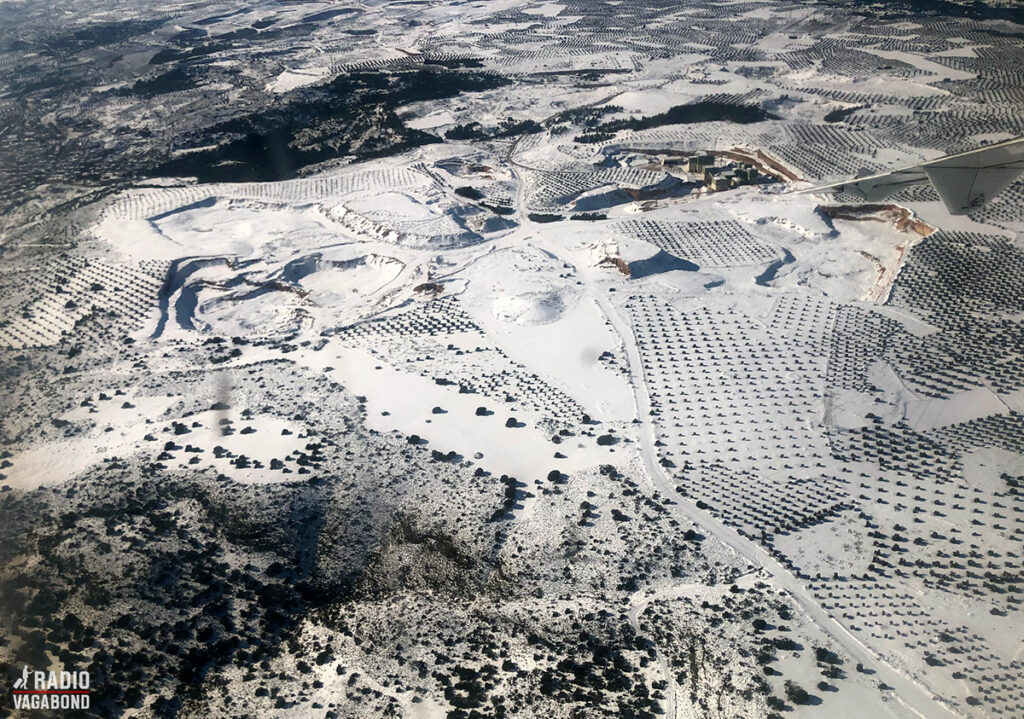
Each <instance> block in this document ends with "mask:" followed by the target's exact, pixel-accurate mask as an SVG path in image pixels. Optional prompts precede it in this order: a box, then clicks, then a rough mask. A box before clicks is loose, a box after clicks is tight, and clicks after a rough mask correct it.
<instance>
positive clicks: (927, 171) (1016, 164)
mask: <svg viewBox="0 0 1024 719" xmlns="http://www.w3.org/2000/svg"><path fill="white" fill-rule="evenodd" d="M1022 172H1024V137H1019V138H1016V139H1014V140H1007V141H1006V142H1000V143H998V144H995V145H988V146H986V147H981V148H978V149H977V150H969V151H968V152H961V153H958V154H956V155H947V156H946V157H940V158H938V159H935V160H929V161H928V162H923V163H921V164H919V165H912V166H910V167H904V168H900V169H898V170H893V171H891V172H883V173H880V174H877V175H868V176H867V177H854V178H851V179H849V180H843V181H841V182H834V183H832V184H830V185H822V186H820V187H812V188H810V189H807V190H800V193H801V194H803V193H809V192H848V193H850V194H852V195H856V196H857V197H861V198H863V199H865V200H868V201H869V202H875V201H878V200H882V199H885V198H886V197H889V196H890V195H892V194H893V193H895V192H896V191H897V190H900V189H902V188H904V187H907V186H909V185H918V184H922V183H924V182H931V184H932V186H933V187H934V188H935V191H936V192H938V193H939V197H940V198H942V202H943V204H945V205H946V209H948V210H949V213H950V214H951V215H964V214H967V213H968V212H970V211H971V210H976V209H979V208H981V207H984V206H985V205H986V204H988V202H989V201H990V200H991V199H992V198H993V197H995V196H996V195H998V194H999V193H1000V192H1002V191H1003V190H1004V189H1006V186H1007V185H1009V184H1010V183H1011V182H1013V181H1014V179H1016V178H1017V176H1018V175H1020V174H1021V173H1022Z"/></svg>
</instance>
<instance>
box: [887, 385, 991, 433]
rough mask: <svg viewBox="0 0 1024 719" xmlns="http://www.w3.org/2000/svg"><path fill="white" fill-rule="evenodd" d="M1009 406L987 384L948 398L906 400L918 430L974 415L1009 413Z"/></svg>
mask: <svg viewBox="0 0 1024 719" xmlns="http://www.w3.org/2000/svg"><path fill="white" fill-rule="evenodd" d="M1007 411H1008V410H1007V407H1006V405H1005V404H1003V403H1002V402H1001V401H1000V400H999V397H998V396H997V395H996V394H995V393H994V392H993V391H992V390H990V389H989V388H987V387H978V388H977V389H972V390H967V391H966V392H957V393H956V394H954V395H953V396H952V397H950V398H949V399H935V398H928V399H920V400H913V401H910V402H908V403H907V409H906V419H907V424H909V425H910V426H911V427H913V428H914V429H915V430H917V431H925V430H929V429H935V428H937V427H945V426H947V425H951V424H960V423H961V422H970V421H971V420H972V419H981V418H982V417H988V416H990V415H1000V414H1006V413H1007Z"/></svg>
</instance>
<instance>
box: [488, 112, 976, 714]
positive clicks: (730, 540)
mask: <svg viewBox="0 0 1024 719" xmlns="http://www.w3.org/2000/svg"><path fill="white" fill-rule="evenodd" d="M617 94H618V93H617ZM612 97H614V96H612ZM608 99H609V98H605V99H602V100H599V101H596V102H594V103H590V104H599V103H600V102H606V101H607V100H608ZM549 119H550V118H545V122H546V121H547V120H549ZM521 139H522V136H520V138H517V140H516V141H515V142H514V143H513V144H512V146H511V147H510V148H509V151H508V154H507V158H506V159H507V161H508V162H509V164H510V167H511V169H512V172H513V173H514V174H515V175H516V179H517V180H518V183H517V184H518V188H517V196H516V213H517V215H518V218H519V221H520V223H521V224H520V227H521V228H522V233H523V234H524V235H525V236H526V238H527V239H529V232H528V230H529V228H531V227H533V226H534V224H535V223H534V222H533V221H532V220H530V219H529V215H528V213H527V212H526V211H525V206H524V204H523V203H524V202H525V199H526V198H525V182H524V179H525V178H524V177H523V175H522V172H523V171H524V170H526V171H529V170H530V169H531V168H529V167H528V166H526V165H522V164H520V163H518V162H516V161H515V159H514V153H515V150H516V149H517V148H518V146H519V141H520V140H521ZM559 259H561V260H562V261H563V262H565V263H566V264H567V265H572V266H575V263H574V262H573V258H571V257H568V256H565V255H563V256H560V257H559ZM580 276H581V277H583V278H586V273H585V272H581V273H580ZM584 284H585V285H586V287H587V290H588V294H590V296H591V297H593V298H594V299H595V301H596V302H597V304H598V307H599V308H600V309H601V312H602V313H603V314H604V315H605V317H607V319H608V321H609V323H610V324H611V326H612V329H613V330H614V331H615V333H616V334H618V336H619V337H620V339H621V341H622V346H623V347H624V348H625V350H626V355H627V358H626V359H627V364H628V367H629V374H630V383H631V384H632V387H633V392H634V398H635V402H636V411H637V417H638V418H639V420H640V427H639V429H640V432H639V434H640V454H641V456H642V458H643V462H644V466H645V468H646V470H647V474H648V475H649V476H650V478H651V481H652V482H653V484H654V486H655V488H656V489H657V490H658V491H659V492H661V494H663V495H664V496H665V497H667V498H670V499H671V500H672V503H671V504H670V505H668V506H669V507H670V509H671V510H672V511H673V512H674V513H675V514H676V515H678V517H679V518H680V519H682V520H685V521H686V522H688V523H691V524H694V525H697V526H699V527H700V528H701V529H702V530H703V531H704V532H705V533H707V534H709V535H711V536H712V537H714V538H715V539H717V540H718V541H720V542H722V543H723V544H724V545H726V546H727V547H729V548H730V549H731V550H732V551H734V552H735V553H736V554H737V555H739V556H741V557H743V558H744V559H746V560H747V561H749V562H750V563H751V564H752V565H753V566H754V567H755V568H758V569H760V570H762V571H763V572H764V573H766V574H767V575H768V577H769V578H770V579H771V581H772V583H773V584H774V585H775V586H776V587H777V588H779V589H781V590H783V591H785V592H786V593H787V594H788V595H789V596H790V597H791V599H792V600H793V602H794V604H795V605H796V606H797V608H798V610H799V611H800V612H801V613H802V614H803V615H804V616H805V617H806V618H807V619H808V620H809V621H810V622H812V623H813V624H814V625H816V626H817V627H818V628H820V629H821V631H823V632H824V633H825V634H826V635H828V636H829V637H830V638H831V639H832V640H833V641H835V642H836V644H838V645H839V646H840V647H842V648H843V650H844V651H845V652H846V653H847V654H848V655H849V656H850V657H851V659H852V660H853V661H854V662H858V663H861V664H863V665H864V666H866V667H870V668H873V669H875V671H876V672H877V673H876V675H875V676H876V678H877V679H878V680H879V681H883V682H885V683H886V684H887V685H888V686H890V687H892V688H893V692H894V694H895V698H896V699H897V700H898V701H900V702H901V703H902V704H903V705H904V706H906V707H907V708H908V709H910V710H911V711H913V712H914V713H915V714H917V715H918V716H920V717H921V718H922V719H957V718H958V717H959V716H960V715H959V714H957V713H956V712H954V711H952V710H951V709H950V708H949V707H948V706H946V705H945V704H944V703H942V702H940V701H939V700H938V699H937V698H936V697H935V696H933V695H932V693H931V692H930V691H928V690H927V689H926V688H925V687H923V686H921V685H920V684H918V683H917V682H915V681H913V680H912V679H910V678H909V677H907V676H905V675H903V674H901V673H900V672H898V671H896V670H895V669H893V668H892V667H890V666H889V665H888V664H887V663H886V662H885V661H884V660H882V659H881V658H880V657H879V656H877V655H876V654H875V653H874V652H873V651H871V649H869V648H868V647H867V646H866V645H865V644H864V643H863V642H862V641H861V640H860V639H859V638H858V637H857V636H855V635H854V634H853V633H852V632H851V631H850V630H849V629H847V628H846V627H845V626H843V625H842V623H840V622H839V621H838V620H837V619H836V618H835V617H833V616H832V615H831V614H829V613H828V612H826V611H825V610H824V609H823V608H822V607H821V605H820V604H819V603H818V602H817V600H816V599H815V598H814V597H813V596H812V594H811V593H810V591H808V589H807V587H806V586H804V584H803V583H802V582H801V581H800V580H799V579H798V578H797V577H796V576H794V575H793V573H792V572H790V571H789V570H788V569H786V567H785V566H783V565H782V564H781V563H780V562H779V561H778V560H777V559H776V558H775V557H773V556H772V555H771V554H770V553H769V552H768V551H766V550H765V549H764V548H763V547H761V546H760V545H759V544H757V543H756V542H754V541H752V540H750V539H747V538H746V537H744V536H742V535H741V534H739V532H737V531H736V530H735V529H733V528H731V527H729V526H727V525H726V524H724V523H722V522H721V521H719V520H718V519H716V518H715V517H714V516H712V515H711V514H710V513H708V512H706V511H704V510H701V509H699V508H698V507H697V505H696V504H695V503H694V502H693V501H691V500H690V499H688V498H685V497H681V496H680V495H679V494H678V493H677V492H676V484H675V483H674V482H673V481H672V479H671V477H669V476H668V474H667V473H666V472H665V470H664V468H663V467H662V466H661V465H660V464H659V463H658V455H657V449H656V445H655V440H656V436H655V428H654V422H653V421H652V420H651V412H650V410H651V406H650V395H649V393H648V391H647V384H646V379H645V377H644V374H643V369H642V368H643V364H642V361H641V357H640V350H639V348H638V347H637V343H636V336H635V335H634V333H633V328H632V327H631V326H630V324H629V323H628V322H627V321H626V320H625V319H624V318H623V317H622V316H621V314H620V313H619V312H618V310H617V309H616V308H615V307H614V306H613V305H612V303H611V302H610V301H609V300H608V298H607V296H604V295H602V293H601V291H600V289H599V288H597V287H595V286H594V285H593V284H592V283H591V282H590V281H589V280H585V281H584ZM670 686H671V685H670ZM668 716H670V717H671V716H672V714H668Z"/></svg>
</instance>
